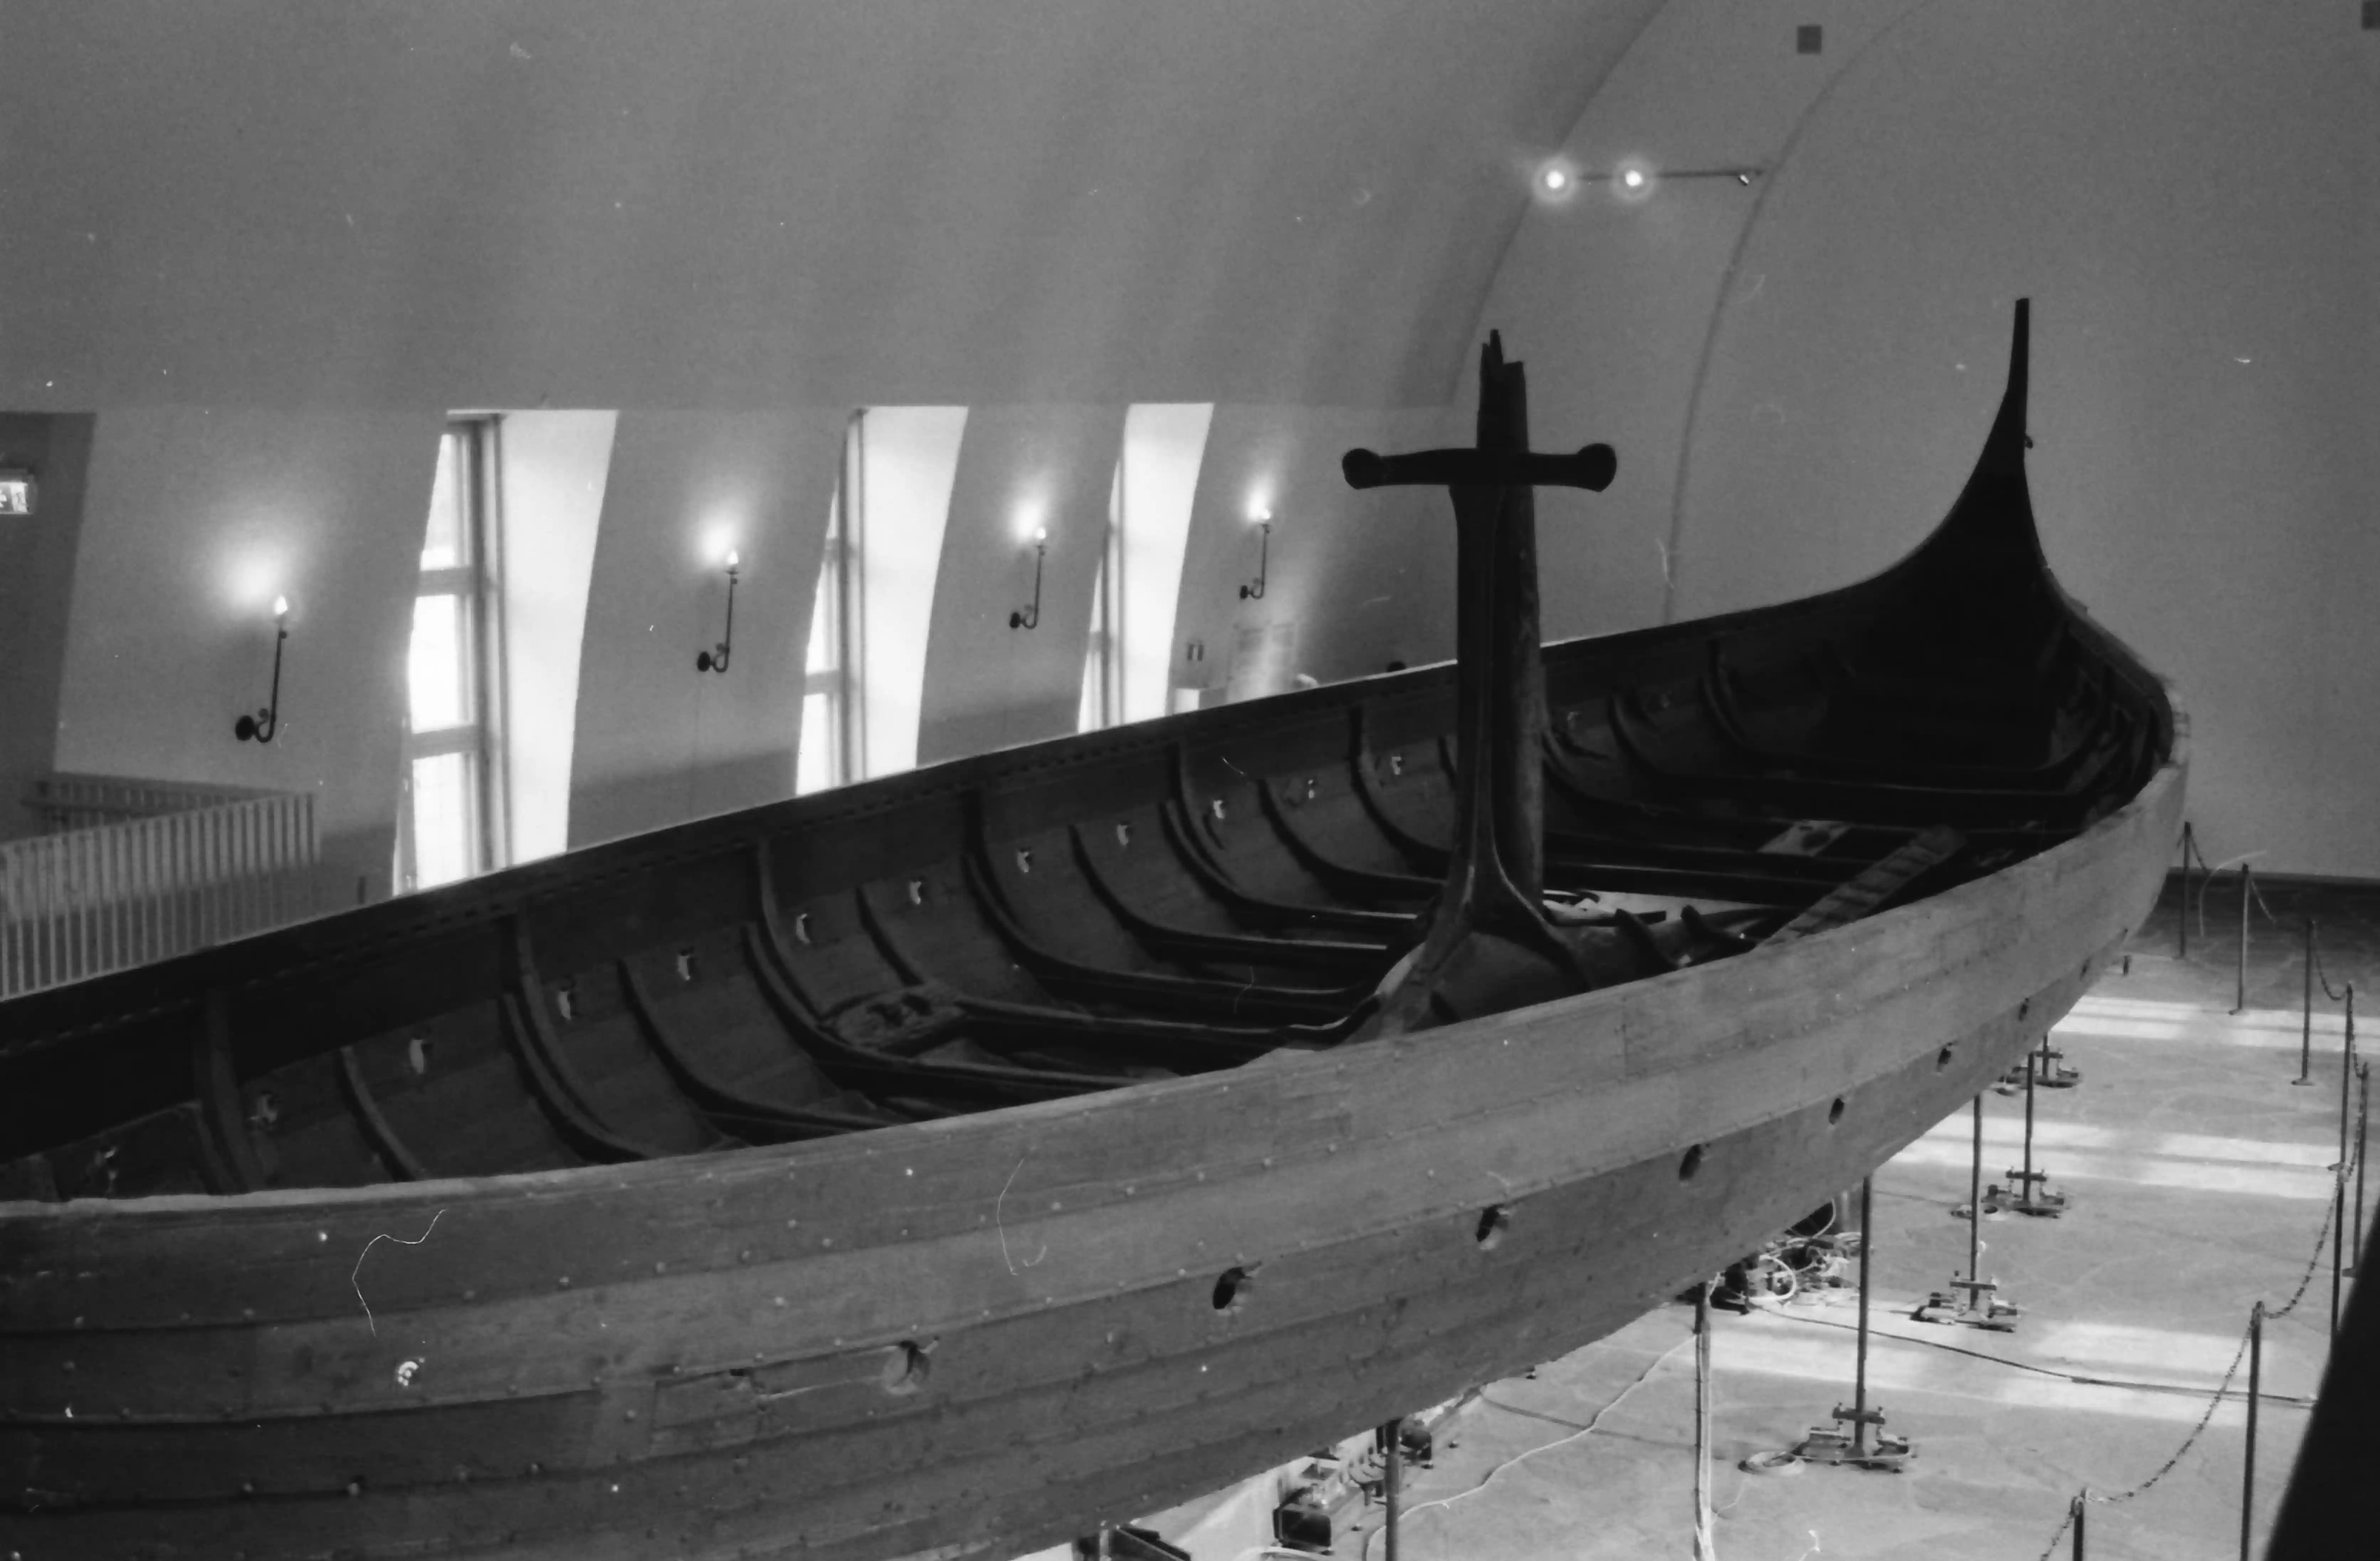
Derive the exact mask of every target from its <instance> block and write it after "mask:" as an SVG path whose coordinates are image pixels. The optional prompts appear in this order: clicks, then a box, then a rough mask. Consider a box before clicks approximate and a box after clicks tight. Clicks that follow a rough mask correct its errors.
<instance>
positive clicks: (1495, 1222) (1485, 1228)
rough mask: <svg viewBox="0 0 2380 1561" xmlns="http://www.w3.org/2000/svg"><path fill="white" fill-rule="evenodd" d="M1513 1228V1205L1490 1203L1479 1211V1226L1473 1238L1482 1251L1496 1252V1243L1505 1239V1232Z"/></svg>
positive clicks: (1473, 1233)
mask: <svg viewBox="0 0 2380 1561" xmlns="http://www.w3.org/2000/svg"><path fill="white" fill-rule="evenodd" d="M1511 1228H1512V1204H1488V1206H1487V1207H1486V1208H1484V1209H1481V1210H1480V1211H1479V1228H1477V1229H1476V1230H1474V1231H1473V1232H1472V1233H1471V1238H1472V1240H1475V1241H1477V1242H1478V1243H1479V1250H1480V1251H1481V1252H1494V1251H1495V1250H1496V1244H1497V1243H1498V1242H1499V1241H1501V1240H1503V1239H1504V1232H1505V1231H1507V1230H1509V1229H1511Z"/></svg>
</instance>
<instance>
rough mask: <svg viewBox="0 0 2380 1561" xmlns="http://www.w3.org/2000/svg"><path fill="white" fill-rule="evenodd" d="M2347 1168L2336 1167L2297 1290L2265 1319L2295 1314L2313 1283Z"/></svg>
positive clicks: (2325, 1249)
mask: <svg viewBox="0 0 2380 1561" xmlns="http://www.w3.org/2000/svg"><path fill="white" fill-rule="evenodd" d="M2350 1153H2351V1151H2350ZM2347 1174H2348V1167H2347V1166H2345V1165H2341V1166H2340V1167H2338V1171H2337V1173H2336V1175H2335V1177H2334V1179H2333V1180H2335V1182H2336V1186H2335V1187H2334V1188H2333V1190H2332V1196H2331V1199H2330V1201H2329V1203H2328V1204H2325V1205H2324V1207H2323V1211H2322V1230H2321V1233H2320V1234H2318V1235H2316V1236H2315V1237H2314V1239H2313V1257H2311V1258H2309V1259H2308V1260H2307V1261H2306V1271H2305V1273H2304V1274H2302V1275H2301V1276H2300V1277H2299V1278H2298V1288H2297V1289H2294V1290H2292V1291H2290V1292H2289V1304H2288V1305H2286V1306H2284V1307H2282V1308H2281V1309H2280V1310H2279V1311H2278V1312H2267V1313H2265V1316H2266V1317H2269V1318H2273V1319H2276V1320H2277V1319H2279V1318H2282V1317H2286V1316H2288V1315H2289V1313H2292V1312H2295V1311H2296V1310H2297V1309H2298V1302H2299V1301H2303V1300H2304V1299H2305V1293H2306V1287H2307V1286H2309V1285H2311V1284H2313V1277H2314V1271H2315V1270H2316V1269H2319V1268H2320V1267H2321V1266H2322V1254H2323V1253H2324V1252H2327V1251H2328V1250H2329V1248H2330V1222H2331V1218H2332V1216H2335V1215H2336V1214H2337V1213H2338V1193H2339V1192H2344V1191H2345V1190H2346V1187H2347Z"/></svg>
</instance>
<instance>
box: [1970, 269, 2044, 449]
mask: <svg viewBox="0 0 2380 1561" xmlns="http://www.w3.org/2000/svg"><path fill="white" fill-rule="evenodd" d="M2032 336H2033V300H2032V299H2031V298H2019V299H2018V300H2017V301H2016V334H2015V339H2014V340H2013V341H2011V342H2010V344H2009V371H2008V389H2006V390H2005V391H2003V392H2001V393H2000V410H1999V416H1998V417H1995V418H1993V419H1992V431H1991V432H1990V434H1989V435H1987V436H1986V437H1985V440H1984V454H1983V459H1982V460H1980V461H1978V462H1977V463H1976V464H1975V470H1976V472H1977V473H1978V474H1981V473H1984V472H1989V473H1991V474H1992V475H1993V476H1995V477H2015V478H2022V477H2023V476H2024V447H2025V443H2026V440H2025V433H2024V398H2025V388H2026V381H2027V378H2028V377H2029V373H2030V369H2031V367H2032V358H2033V342H2032Z"/></svg>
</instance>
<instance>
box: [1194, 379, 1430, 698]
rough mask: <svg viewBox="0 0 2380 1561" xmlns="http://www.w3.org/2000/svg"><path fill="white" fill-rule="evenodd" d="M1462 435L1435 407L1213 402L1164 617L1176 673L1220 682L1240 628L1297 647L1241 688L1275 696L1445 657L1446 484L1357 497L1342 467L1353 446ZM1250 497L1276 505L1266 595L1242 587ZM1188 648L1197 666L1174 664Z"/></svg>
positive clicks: (1410, 443) (1381, 446)
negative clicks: (1259, 680)
mask: <svg viewBox="0 0 2380 1561" xmlns="http://www.w3.org/2000/svg"><path fill="white" fill-rule="evenodd" d="M1458 437H1459V436H1458V435H1457V434H1456V432H1455V430H1454V424H1453V419H1452V415H1451V412H1450V411H1449V410H1448V409H1446V408H1443V407H1437V408H1428V409H1424V410H1416V411H1378V410H1370V409H1366V408H1360V407H1358V408H1349V407H1297V406H1246V405H1226V406H1219V407H1217V408H1216V409H1215V417H1214V422H1213V424H1212V425H1211V426H1210V427H1209V429H1208V434H1207V455H1206V459H1205V461H1204V462H1203V463H1202V464H1201V465H1200V466H1199V469H1198V495H1197V499H1196V502H1195V503H1194V505H1193V507H1192V510H1191V521H1190V542H1189V549H1188V556H1187V557H1186V558H1185V559H1184V563H1183V569H1182V599H1181V603H1180V605H1179V606H1178V607H1177V608H1176V609H1175V613H1174V630H1173V639H1174V656H1175V661H1174V679H1175V682H1176V683H1177V684H1181V685H1183V686H1210V687H1211V688H1212V689H1215V690H1221V689H1223V688H1224V687H1225V686H1226V684H1228V683H1229V681H1230V679H1231V674H1232V661H1233V655H1234V653H1235V649H1236V647H1238V646H1239V645H1240V644H1241V642H1242V641H1243V639H1244V637H1246V636H1249V635H1257V634H1266V633H1270V632H1272V631H1275V630H1281V629H1286V630H1288V632H1289V633H1290V634H1291V635H1292V636H1293V640H1294V646H1295V648H1294V650H1293V653H1292V654H1291V656H1290V658H1289V659H1288V660H1287V661H1286V662H1285V663H1284V664H1282V665H1281V667H1279V668H1277V669H1274V676H1273V679H1272V681H1271V683H1270V684H1269V685H1268V686H1258V687H1256V688H1254V689H1253V690H1249V691H1252V692H1255V693H1279V692H1281V689H1282V688H1283V687H1285V686H1286V685H1287V680H1288V678H1289V677H1290V676H1291V675H1293V674H1294V673H1296V672H1305V673H1306V674H1307V675H1309V676H1312V677H1317V678H1319V679H1321V680H1323V681H1324V682H1331V681H1335V680H1337V679H1341V678H1348V677H1359V676H1363V675H1365V674H1366V673H1370V672H1379V671H1380V670H1381V669H1382V668H1383V667H1385V666H1386V665H1387V664H1388V662H1390V660H1402V661H1406V662H1408V663H1415V664H1417V663H1420V662H1423V661H1430V660H1438V659H1443V658H1445V657H1447V656H1451V655H1452V654H1453V652H1454V629H1453V624H1454V525H1453V519H1452V516H1451V513H1450V512H1449V511H1448V508H1447V499H1446V492H1445V490H1443V489H1436V490H1429V489H1407V488H1386V489H1372V490H1366V491H1364V492H1357V491H1356V490H1353V489H1351V488H1349V487H1348V486H1347V482H1346V478H1344V477H1343V476H1342V475H1341V472H1340V468H1339V462H1340V458H1341V457H1342V456H1343V455H1344V454H1346V453H1347V452H1348V451H1349V450H1350V449H1354V448H1356V447H1358V446H1362V447H1366V448H1369V449H1373V450H1378V451H1383V452H1391V451H1402V450H1413V449H1427V448H1430V447H1432V446H1437V445H1442V444H1445V443H1448V442H1451V441H1454V440H1456V439H1457V438H1458ZM1461 442H1465V443H1467V442H1469V441H1468V440H1467V439H1462V440H1461ZM1257 505H1263V506H1265V507H1269V509H1270V510H1271V512H1272V516H1273V522H1272V542H1271V563H1270V567H1269V572H1268V575H1267V578H1266V582H1265V594H1264V597H1263V598H1262V599H1260V600H1252V599H1245V598H1243V597H1242V596H1241V595H1240V587H1242V586H1244V585H1246V584H1249V583H1250V582H1252V581H1253V580H1255V578H1256V575H1257V563H1258V548H1257V528H1256V527H1255V526H1252V525H1251V524H1249V520H1248V515H1249V512H1250V510H1251V508H1253V507H1255V506H1257ZM1193 644H1196V645H1201V646H1203V647H1205V649H1206V659H1205V660H1204V661H1203V662H1186V661H1184V659H1182V658H1183V655H1184V647H1187V646H1190V645H1193ZM1242 687H1243V689H1246V688H1247V684H1246V683H1245V679H1244V680H1243V682H1242ZM1217 698H1220V694H1219V693H1209V695H1208V699H1209V701H1210V702H1212V701H1213V700H1215V699H1217Z"/></svg>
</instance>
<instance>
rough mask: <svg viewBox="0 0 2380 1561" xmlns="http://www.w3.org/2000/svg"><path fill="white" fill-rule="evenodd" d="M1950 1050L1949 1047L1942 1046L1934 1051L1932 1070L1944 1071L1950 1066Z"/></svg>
mask: <svg viewBox="0 0 2380 1561" xmlns="http://www.w3.org/2000/svg"><path fill="white" fill-rule="evenodd" d="M1950 1051H1951V1048H1950V1047H1943V1048H1942V1049H1941V1050H1940V1051H1937V1052H1936V1053H1935V1054H1934V1071H1936V1072H1937V1073H1939V1072H1943V1071H1946V1070H1948V1069H1949V1066H1950Z"/></svg>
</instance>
